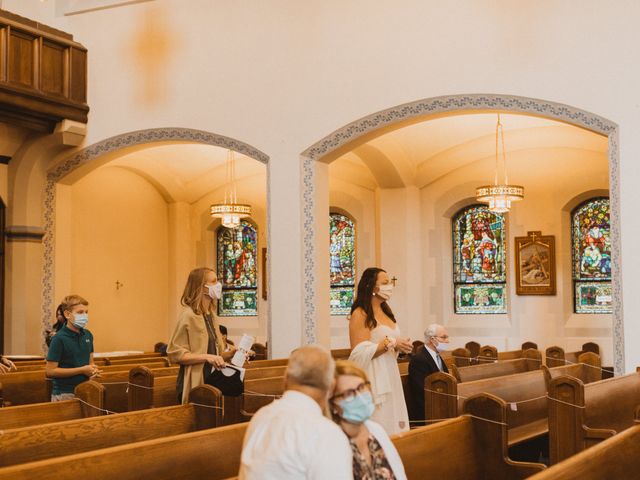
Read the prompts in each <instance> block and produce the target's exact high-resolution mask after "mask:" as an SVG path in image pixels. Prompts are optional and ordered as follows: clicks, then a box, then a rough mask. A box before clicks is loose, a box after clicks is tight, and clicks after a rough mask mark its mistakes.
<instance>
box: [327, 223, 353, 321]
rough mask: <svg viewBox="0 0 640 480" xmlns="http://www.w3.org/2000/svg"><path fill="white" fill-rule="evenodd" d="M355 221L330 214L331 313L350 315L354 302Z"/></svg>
mask: <svg viewBox="0 0 640 480" xmlns="http://www.w3.org/2000/svg"><path fill="white" fill-rule="evenodd" d="M355 243H356V233H355V224H354V221H353V220H351V219H350V218H349V217H347V216H345V215H341V214H339V213H331V214H330V215H329V257H330V266H329V273H330V275H331V283H330V285H331V291H330V299H329V301H330V303H329V305H330V310H331V315H348V314H349V313H350V311H351V304H352V303H353V294H354V288H355V277H356V250H355Z"/></svg>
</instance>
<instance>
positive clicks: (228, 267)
mask: <svg viewBox="0 0 640 480" xmlns="http://www.w3.org/2000/svg"><path fill="white" fill-rule="evenodd" d="M257 241H258V235H257V231H256V228H255V227H254V226H253V225H252V224H251V223H249V222H247V221H244V220H243V221H242V222H241V223H240V225H239V226H238V227H236V228H225V227H219V228H218V231H217V254H218V255H217V258H218V279H219V280H220V282H222V299H221V300H220V302H219V303H218V315H220V316H222V317H235V316H254V315H257V314H258V309H257V301H256V300H257V289H258V260H257V252H258V248H257V246H258V243H257Z"/></svg>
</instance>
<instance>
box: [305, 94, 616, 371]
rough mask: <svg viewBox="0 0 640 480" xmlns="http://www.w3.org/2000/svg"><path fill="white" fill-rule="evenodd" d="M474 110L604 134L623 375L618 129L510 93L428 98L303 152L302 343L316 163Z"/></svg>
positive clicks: (309, 319)
mask: <svg viewBox="0 0 640 480" xmlns="http://www.w3.org/2000/svg"><path fill="white" fill-rule="evenodd" d="M474 110H480V111H484V110H500V111H507V112H511V113H523V114H527V115H538V116H542V117H546V118H550V119H553V120H559V121H562V122H565V123H569V124H571V125H575V126H578V127H583V128H586V129H588V130H592V131H594V132H596V133H599V134H602V135H606V136H607V137H608V139H609V197H610V200H611V238H612V245H611V248H612V257H613V258H612V260H613V264H612V275H613V281H612V288H613V328H612V333H613V347H614V368H615V371H616V374H621V373H622V372H624V322H623V316H622V288H621V280H622V274H621V264H622V262H621V249H620V179H619V176H618V175H619V162H620V151H619V146H618V125H617V124H615V123H614V122H611V121H610V120H607V119H606V118H603V117H600V116H599V115H595V114H593V113H589V112H586V111H584V110H580V109H578V108H574V107H571V106H569V105H563V104H561V103H554V102H548V101H545V100H539V99H535V98H527V97H517V96H512V95H494V94H470V95H450V96H442V97H434V98H427V99H424V100H418V101H416V102H411V103H406V104H404V105H398V106H396V107H392V108H388V109H386V110H383V111H381V112H377V113H374V114H372V115H369V116H367V117H364V118H361V119H359V120H356V121H355V122H352V123H350V124H348V125H346V126H344V127H342V128H340V129H338V130H336V131H335V132H333V133H331V134H330V135H328V136H326V137H325V138H323V139H322V140H320V141H319V142H317V143H315V144H314V145H312V146H311V147H309V148H308V149H306V150H305V151H304V152H302V154H301V155H302V172H301V174H302V192H303V193H302V197H303V209H302V217H303V218H302V225H303V232H304V235H303V245H302V248H303V271H304V282H303V289H302V312H303V319H304V339H303V340H304V341H305V342H306V343H314V342H315V341H316V339H317V336H316V309H315V305H314V303H315V298H314V292H315V288H314V287H315V284H316V278H315V277H316V272H315V253H316V251H315V248H316V245H315V229H314V224H315V215H314V208H315V203H314V202H315V178H314V168H315V162H316V161H317V160H320V159H321V158H322V157H324V156H325V155H327V154H329V153H331V152H333V151H335V150H337V149H338V148H340V147H344V146H345V145H347V144H348V143H350V142H353V141H355V140H357V139H358V138H360V137H362V136H364V135H366V134H368V133H371V132H374V131H376V130H379V129H381V128H383V127H387V126H391V125H394V124H398V123H401V122H405V121H409V120H417V119H421V118H423V117H424V118H425V120H426V119H427V117H429V116H431V115H437V114H441V113H447V112H461V113H462V112H465V111H467V112H468V111H474Z"/></svg>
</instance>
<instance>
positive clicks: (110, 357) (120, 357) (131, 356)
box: [93, 352, 162, 360]
mask: <svg viewBox="0 0 640 480" xmlns="http://www.w3.org/2000/svg"><path fill="white" fill-rule="evenodd" d="M93 357H94V359H98V358H105V359H108V360H139V359H141V358H157V357H162V354H161V353H160V352H144V353H130V354H127V355H110V354H106V355H103V354H100V353H96V354H94V355H93Z"/></svg>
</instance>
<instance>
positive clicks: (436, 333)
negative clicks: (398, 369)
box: [408, 323, 449, 422]
mask: <svg viewBox="0 0 640 480" xmlns="http://www.w3.org/2000/svg"><path fill="white" fill-rule="evenodd" d="M448 346H449V334H448V333H447V329H446V328H444V327H443V326H442V325H438V324H437V323H433V324H431V325H429V326H428V327H427V329H426V330H425V332H424V347H423V348H421V349H419V350H418V351H417V352H416V354H415V355H413V356H412V357H411V360H410V361H409V393H410V395H409V405H408V407H409V418H410V420H411V421H413V422H419V421H421V420H424V417H425V415H424V379H425V378H426V377H428V376H429V375H431V374H432V373H435V372H438V371H440V372H445V373H449V369H448V368H447V365H446V364H445V363H444V361H443V360H442V357H441V356H440V352H442V351H444V350H446V349H447V348H448Z"/></svg>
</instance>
